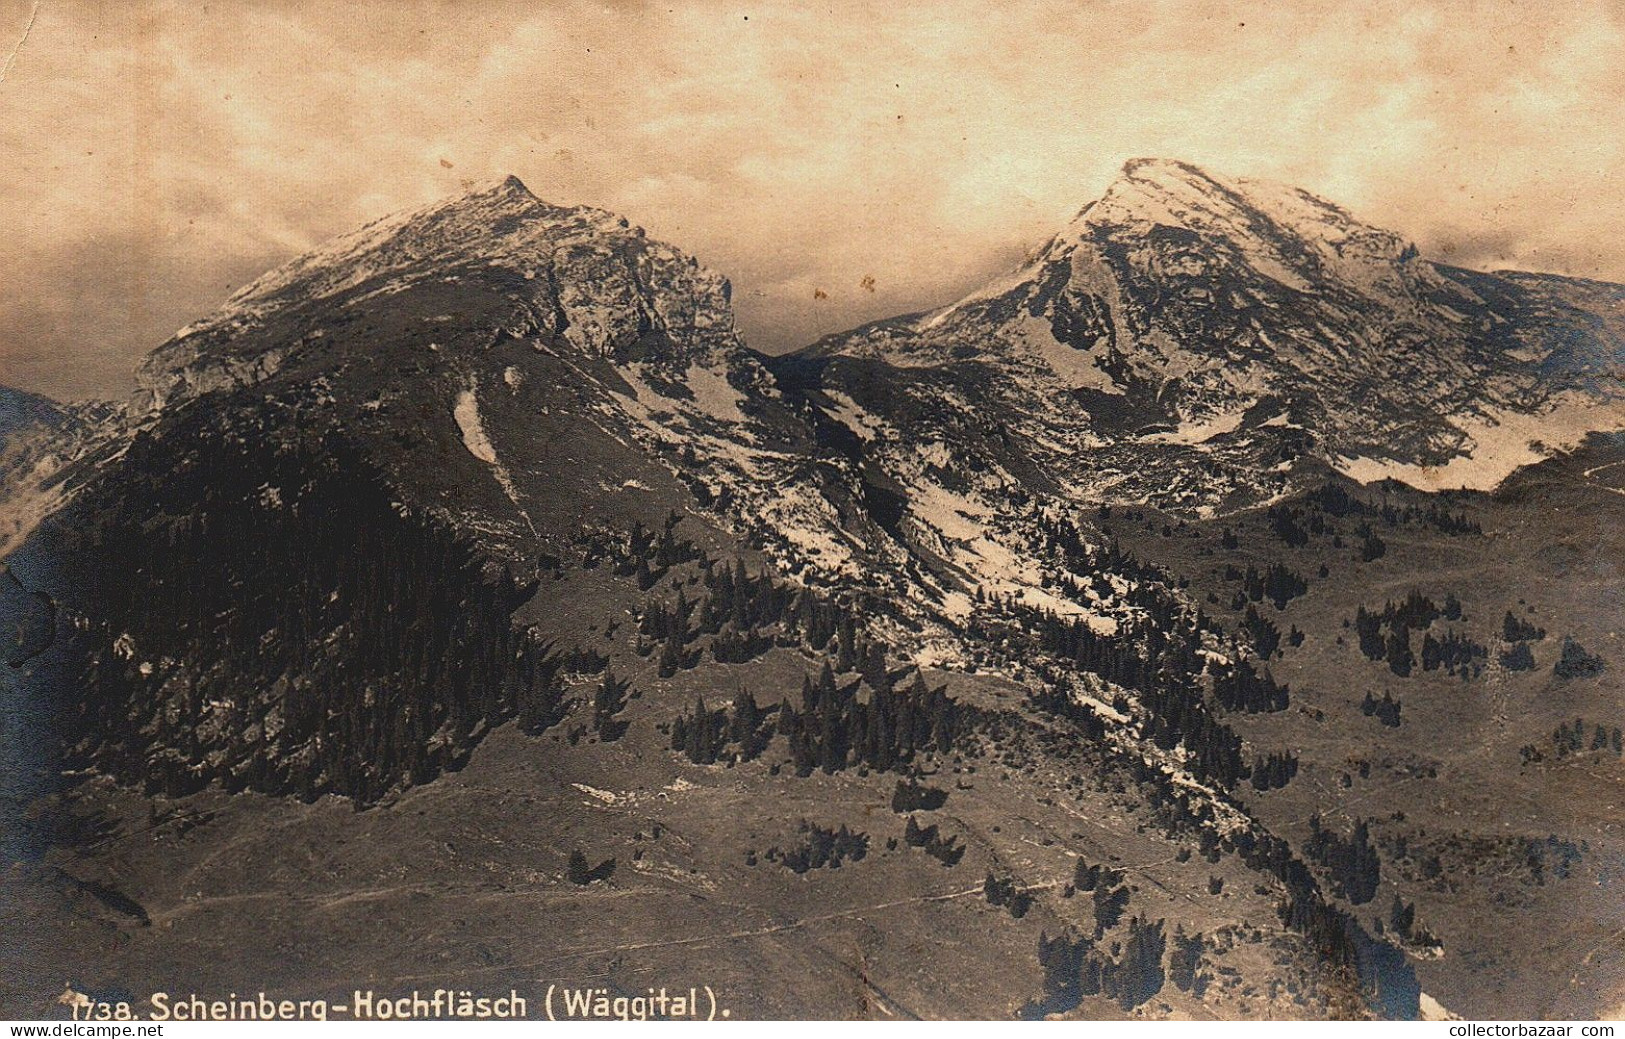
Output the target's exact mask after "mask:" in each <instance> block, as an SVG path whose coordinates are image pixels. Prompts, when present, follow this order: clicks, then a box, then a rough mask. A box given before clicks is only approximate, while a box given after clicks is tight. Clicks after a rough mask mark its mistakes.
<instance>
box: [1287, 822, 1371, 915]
mask: <svg viewBox="0 0 1625 1039" xmlns="http://www.w3.org/2000/svg"><path fill="white" fill-rule="evenodd" d="M1303 850H1304V854H1306V855H1308V856H1309V857H1310V858H1312V859H1315V860H1316V861H1317V862H1320V863H1321V864H1323V865H1324V866H1326V868H1327V870H1328V871H1329V872H1330V873H1331V876H1332V882H1333V883H1334V884H1335V885H1336V886H1337V888H1338V890H1339V891H1340V892H1341V893H1342V895H1343V897H1344V898H1347V899H1348V900H1349V902H1351V903H1352V904H1354V905H1363V904H1365V903H1366V902H1369V901H1371V899H1372V896H1374V895H1375V894H1376V893H1377V886H1378V885H1379V884H1380V883H1381V882H1382V862H1381V859H1379V858H1378V856H1377V849H1376V848H1374V847H1372V845H1371V831H1370V827H1369V825H1368V824H1367V822H1366V821H1365V820H1364V819H1359V820H1356V821H1355V823H1354V830H1353V832H1352V833H1351V834H1350V835H1349V836H1348V837H1343V836H1342V835H1341V834H1338V833H1336V832H1335V831H1332V830H1328V829H1326V828H1325V827H1323V826H1322V825H1321V821H1320V815H1319V813H1316V814H1315V815H1312V816H1310V817H1309V839H1308V840H1307V841H1306V842H1304V846H1303Z"/></svg>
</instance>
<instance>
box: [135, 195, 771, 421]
mask: <svg viewBox="0 0 1625 1039" xmlns="http://www.w3.org/2000/svg"><path fill="white" fill-rule="evenodd" d="M498 276H500V277H503V278H504V279H505V280H506V281H507V283H508V284H509V286H510V290H511V295H512V297H513V300H514V302H515V303H516V304H519V307H518V309H517V311H516V312H515V313H514V314H512V315H510V316H509V321H508V323H507V324H505V325H504V326H503V328H502V329H501V330H500V331H501V332H503V333H505V334H507V335H509V336H512V337H515V338H524V337H531V336H534V337H537V338H539V339H541V340H543V341H547V342H550V343H551V342H558V343H565V344H569V345H570V346H573V347H575V348H576V349H578V350H581V351H584V352H588V353H593V354H597V355H600V356H603V357H605V358H609V359H612V360H614V361H617V362H627V361H648V362H653V363H658V364H661V365H665V366H672V367H675V368H678V369H680V368H682V367H684V366H686V365H687V364H689V363H704V364H715V363H717V362H719V361H722V360H726V359H729V358H731V357H733V356H734V355H736V354H737V353H738V352H739V350H740V344H739V339H738V336H737V335H736V333H735V332H734V327H733V313H732V310H731V309H730V308H729V305H728V297H729V291H730V290H729V286H728V281H727V279H726V278H723V277H722V276H720V275H718V274H715V273H713V272H711V271H708V270H706V269H704V268H702V267H700V265H699V264H698V262H697V261H695V260H694V259H693V258H692V257H689V256H686V255H684V254H682V253H680V252H678V251H677V250H676V249H673V248H671V247H670V246H667V245H664V244H661V243H659V242H654V241H651V240H650V239H649V238H647V237H645V235H644V233H643V229H642V228H638V227H632V226H630V225H629V224H628V223H627V221H626V220H625V219H624V218H622V217H617V216H615V215H614V214H612V213H607V212H604V211H603V210H599V209H592V208H589V207H585V206H580V207H562V206H553V205H549V204H547V203H546V202H542V201H541V200H539V199H537V198H536V197H535V196H534V195H532V194H531V193H530V192H529V191H528V190H527V189H526V188H525V186H524V185H523V184H521V183H520V182H519V180H518V179H517V178H515V177H508V178H507V179H505V180H503V181H501V182H500V183H498V184H495V185H492V186H490V187H488V188H485V189H482V190H478V191H474V192H472V193H470V194H467V195H464V196H462V197H459V198H455V199H451V200H449V201H446V202H441V203H438V204H436V205H432V206H429V207H427V208H425V209H421V210H418V211H415V212H411V213H406V214H401V215H398V216H393V217H387V218H385V219H382V220H379V221H376V222H374V223H372V224H368V225H367V226H366V227H363V228H361V229H360V230H358V231H355V232H352V233H351V234H347V235H343V236H341V237H339V238H336V239H334V240H333V241H331V242H329V243H327V244H326V245H324V246H322V247H321V248H319V249H317V250H315V251H314V252H311V253H308V254H306V255H304V256H301V257H299V258H297V259H295V260H293V261H292V262H290V263H288V264H286V265H284V266H282V267H279V268H277V269H276V270H274V271H271V272H270V273H268V274H266V275H264V276H262V277H260V278H259V279H257V280H255V281H254V282H251V283H250V284H249V285H247V286H245V287H244V288H243V289H242V290H241V291H239V292H238V293H237V294H236V295H234V296H233V297H232V298H231V299H230V300H228V301H227V303H226V304H225V306H224V307H223V308H222V309H221V310H219V311H218V312H216V313H215V314H213V315H211V316H209V317H208V318H205V319H204V320H202V321H200V322H198V323H196V324H194V325H191V326H190V327H188V328H186V329H183V330H181V332H180V333H178V334H177V335H176V336H175V338H174V339H172V340H171V341H170V342H168V343H166V344H164V345H163V346H162V347H160V348H159V349H157V350H156V351H154V352H153V354H152V355H151V356H150V357H149V358H148V360H147V361H146V363H145V364H144V365H143V366H142V368H141V372H140V383H141V386H142V388H143V390H144V391H145V392H146V394H147V395H148V400H149V401H150V403H151V404H152V405H153V406H158V405H161V404H163V403H165V402H168V401H170V400H173V399H176V398H178V397H186V396H194V395H196V394H199V393H206V392H209V391H211V390H216V389H223V388H229V387H231V386H238V385H246V384H250V383H253V382H256V381H258V380H260V379H263V378H265V377H266V376H268V375H270V374H272V373H274V372H275V371H276V370H277V369H278V368H280V367H281V365H282V364H283V363H284V361H285V360H286V357H287V354H288V353H289V352H298V351H302V350H304V349H306V348H308V347H310V346H312V345H313V344H312V341H311V340H310V339H306V338H304V337H299V338H296V339H294V340H293V341H292V342H267V341H266V339H265V338H264V337H263V336H260V335H257V333H260V332H263V331H265V330H266V329H267V326H268V323H269V322H270V321H271V320H272V319H273V318H274V317H275V316H276V315H278V314H281V313H283V312H286V311H288V310H290V309H305V308H310V307H312V306H320V305H322V304H324V303H330V302H341V303H342V305H345V306H348V307H352V308H355V309H356V310H357V311H365V310H366V309H370V308H375V307H377V306H379V304H380V301H379V297H385V296H389V295H392V294H396V293H400V292H403V291H407V290H409V289H411V288H413V287H414V286H420V285H421V284H423V283H424V282H429V281H436V282H444V283H455V282H457V281H458V280H459V279H461V278H464V277H485V278H491V277H498Z"/></svg>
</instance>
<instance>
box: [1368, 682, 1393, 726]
mask: <svg viewBox="0 0 1625 1039" xmlns="http://www.w3.org/2000/svg"><path fill="white" fill-rule="evenodd" d="M1360 713H1361V714H1363V715H1365V716H1366V717H1367V718H1375V719H1377V720H1378V721H1379V722H1382V723H1383V724H1384V725H1386V726H1388V727H1389V728H1390V729H1397V728H1399V701H1398V700H1396V699H1394V696H1393V694H1392V693H1390V692H1388V691H1387V690H1386V689H1385V690H1383V693H1382V699H1381V700H1379V699H1377V698H1376V697H1375V696H1372V695H1371V692H1370V690H1367V691H1366V694H1365V699H1363V700H1361V701H1360Z"/></svg>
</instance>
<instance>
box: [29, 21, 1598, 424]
mask: <svg viewBox="0 0 1625 1039" xmlns="http://www.w3.org/2000/svg"><path fill="white" fill-rule="evenodd" d="M0 61H4V74H3V78H0V383H8V384H12V385H20V386H25V387H28V388H32V389H38V390H42V391H45V392H49V393H53V394H57V395H64V396H76V395H91V394H99V395H122V394H124V393H125V392H127V390H128V388H129V385H130V381H129V372H130V369H131V368H132V366H133V364H134V363H135V361H136V359H137V358H138V357H139V356H140V355H141V354H142V353H144V352H145V351H146V350H148V349H150V348H151V347H152V346H154V345H156V344H157V343H158V342H160V341H162V340H163V339H164V338H166V337H167V335H168V334H169V333H170V332H172V331H173V330H174V329H175V328H177V327H179V326H181V325H183V324H185V323H186V322H187V321H189V320H190V319H191V318H193V317H195V316H197V315H199V314H201V313H202V312H205V311H207V310H209V309H211V308H212V307H213V306H214V305H216V304H217V303H219V302H220V301H221V300H222V299H223V298H224V297H225V296H226V295H228V294H229V293H230V292H231V291H232V290H233V289H234V288H236V287H237V286H238V285H240V284H241V283H242V282H244V281H245V280H247V279H248V278H250V277H252V276H253V275H255V274H257V273H259V272H260V271H261V270H263V269H265V268H267V267H269V266H271V265H274V264H276V263H278V262H280V261H282V260H285V259H287V258H289V257H290V256H293V255H295V254H297V253H298V252H300V251H302V250H304V249H306V248H308V247H310V246H312V245H314V244H315V243H317V242H319V241H320V240H322V239H323V238H325V237H327V236H330V235H332V234H336V233H339V232H341V231H344V230H347V229H349V228H351V227H353V226H355V225H357V224H360V223H363V222H365V221H366V220H369V219H371V218H373V217H376V216H380V215H382V214H384V213H387V212H390V211H393V210H396V209H400V208H403V207H407V206H414V205H418V204H421V203H424V202H427V201H430V200H433V199H435V198H437V197H440V196H443V195H447V194H451V193H455V192H457V191H459V190H460V189H461V185H462V183H463V182H464V181H465V180H485V179H487V178H489V177H492V176H495V175H499V174H502V173H508V172H513V173H517V174H518V175H519V176H520V177H521V178H522V179H523V180H524V181H525V182H526V183H527V184H528V185H529V186H530V188H531V190H532V191H534V192H535V193H536V194H537V195H539V196H541V197H542V198H545V199H547V200H549V201H554V202H560V203H570V204H575V203H589V204H593V205H598V206H602V207H605V208H608V209H612V210H616V211H618V212H621V213H623V214H625V215H626V216H628V217H629V218H630V219H631V220H633V221H634V222H635V223H639V224H642V225H643V226H645V227H647V228H648V229H649V231H650V232H651V233H652V234H654V235H656V236H657V237H660V238H664V239H666V240H668V241H672V242H674V243H676V244H678V245H680V246H682V247H683V248H684V249H686V250H688V251H690V252H692V253H695V254H696V255H698V256H699V257H700V259H701V260H702V261H703V262H705V263H706V264H708V265H709V266H712V267H715V268H717V269H719V270H722V271H724V272H726V273H727V274H729V275H730V276H731V277H732V278H733V281H734V285H735V300H736V303H737V306H738V312H739V320H740V324H741V327H742V328H743V330H744V332H745V334H746V336H747V337H748V339H749V340H750V341H751V342H752V344H754V345H757V346H759V347H761V348H763V349H768V350H781V349H785V348H788V347H791V346H794V345H798V344H800V343H803V342H806V341H808V340H810V339H811V338H814V337H815V336H816V335H818V334H821V333H823V332H827V331H833V330H837V329H839V328H844V327H847V326H849V325H852V324H855V323H857V322H860V321H863V320H867V319H871V318H875V317H879V316H883V315H886V314H892V313H897V312H900V311H906V310H916V309H923V308H925V307H928V306H932V305H935V304H938V303H941V302H945V301H948V300H949V299H951V298H953V297H954V296H956V295H957V294H958V293H960V292H962V291H964V290H966V289H968V288H969V287H971V286H973V285H975V284H976V283H978V282H979V281H980V280H982V279H984V278H985V277H987V276H988V275H990V274H993V273H996V272H998V271H1000V270H1002V269H1004V268H1007V267H1009V266H1010V265H1012V264H1013V263H1015V262H1018V261H1019V260H1020V258H1021V256H1022V254H1023V252H1024V250H1026V249H1029V248H1031V247H1033V246H1034V245H1036V244H1038V243H1039V242H1040V241H1041V240H1042V239H1043V238H1045V237H1046V236H1047V235H1048V234H1050V233H1052V232H1053V231H1054V230H1055V229H1056V228H1057V227H1058V226H1059V225H1060V224H1062V223H1064V222H1065V221H1066V220H1067V219H1069V218H1070V217H1071V215H1072V214H1074V213H1075V212H1076V211H1077V210H1078V209H1079V208H1080V207H1081V206H1082V205H1084V204H1085V203H1087V202H1088V201H1089V200H1090V199H1092V198H1094V197H1096V196H1098V195H1099V194H1100V192H1101V191H1102V190H1103V189H1104V188H1105V187H1106V185H1107V184H1108V183H1109V182H1110V181H1111V179H1112V177H1113V175H1114V173H1115V172H1116V170H1117V169H1118V168H1119V167H1120V166H1121V165H1122V163H1123V161H1124V160H1125V159H1128V158H1131V157H1134V156H1140V155H1155V156H1169V157H1177V158H1184V159H1188V160H1191V161H1194V162H1197V163H1199V164H1202V165H1205V166H1207V167H1209V168H1211V169H1213V170H1215V171H1217V172H1221V173H1227V174H1231V175H1238V176H1258V177H1268V178H1273V179H1279V180H1285V181H1289V182H1292V183H1295V184H1298V185H1300V186H1303V187H1306V188H1308V189H1310V190H1312V191H1316V192H1318V193H1320V194H1323V195H1326V196H1328V197H1330V198H1332V199H1334V200H1336V201H1339V202H1342V203H1343V204H1345V205H1347V206H1349V207H1350V208H1352V209H1353V210H1354V211H1355V213H1356V214H1357V215H1359V216H1361V217H1364V218H1365V219H1367V220H1370V221H1372V222H1375V223H1380V224H1385V225H1387V226H1391V227H1395V228H1397V229H1399V230H1401V231H1403V232H1405V233H1406V234H1408V235H1410V236H1412V237H1413V238H1415V239H1416V240H1417V241H1418V243H1419V244H1420V245H1421V247H1422V249H1423V250H1424V252H1425V253H1427V254H1429V255H1432V256H1434V257H1435V258H1440V259H1446V260H1449V261H1452V262H1458V263H1465V264H1469V265H1480V266H1517V267H1525V268H1532V269H1543V270H1554V271H1561V272H1565V273H1573V274H1580V275H1587V276H1593V277H1602V278H1610V279H1616V280H1621V281H1625V234H1621V233H1620V231H1621V229H1622V228H1625V191H1622V190H1621V189H1622V186H1625V185H1622V179H1621V173H1620V170H1621V169H1622V168H1625V117H1622V115H1621V112H1622V111H1625V5H1622V4H1621V3H1619V2H1578V3H1563V2H1558V3H1553V2H1550V0H1543V2H1539V3H1534V2H1512V0H1498V2H1494V3H1483V4H1473V3H1471V2H1468V0H1448V2H1440V3H1437V4H1429V3H1426V2H1423V0H1405V2H1402V3H1384V2H1370V0H1368V2H1361V3H1346V4H1328V3H1318V2H1310V0H1277V2H1273V3H1268V4H1256V5H1250V4H1240V3H1213V4H1207V3H1201V2H1194V0H1192V2H1181V3H1167V4H1160V3H1151V2H1139V0H1136V2H1105V0H1078V2H1071V3H1062V2H1048V3H1028V4H1017V3H992V2H989V3H982V4H973V3H962V2H953V0H942V2H929V3H927V2H919V0H913V2H911V0H894V2H893V3H891V4H851V5H844V4H837V5H830V4H825V3H812V2H807V3H797V4H791V3H767V4H751V3H728V4H714V3H703V2H692V3H691V2H683V3H666V4H655V5H641V4H633V3H610V4H606V3H602V2H600V3H572V2H560V3H551V4H550V3H517V2H510V3H476V2H472V0H469V2H457V0H446V2H431V0H424V2H417V3H413V2H406V0H387V2H386V0H371V2H358V0H344V2H339V3H333V4H327V3H323V2H316V0H293V2H287V3H274V2H265V0H260V2H254V3H249V2H240V3H231V2H219V0H214V2H204V0H191V2H187V3H158V2H150V0H104V2H96V0H84V2H71V0H43V2H40V3H34V2H33V0H0ZM866 279H872V282H868V281H867V280H866ZM866 285H872V287H866ZM820 291H821V293H822V296H823V297H825V298H818V297H816V296H815V292H820Z"/></svg>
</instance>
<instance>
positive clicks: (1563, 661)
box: [1552, 635, 1608, 678]
mask: <svg viewBox="0 0 1625 1039" xmlns="http://www.w3.org/2000/svg"><path fill="white" fill-rule="evenodd" d="M1607 666H1608V665H1607V664H1606V663H1604V661H1603V659H1602V657H1599V656H1597V655H1596V654H1594V653H1587V652H1586V649H1585V647H1584V646H1582V645H1580V644H1579V643H1578V642H1576V641H1574V639H1573V638H1571V637H1570V636H1568V635H1564V636H1563V649H1562V652H1561V653H1559V654H1558V657H1557V663H1555V664H1553V665H1552V674H1554V675H1556V676H1557V677H1558V678H1596V677H1597V676H1598V675H1600V674H1602V673H1603V671H1605V670H1606V669H1607Z"/></svg>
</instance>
